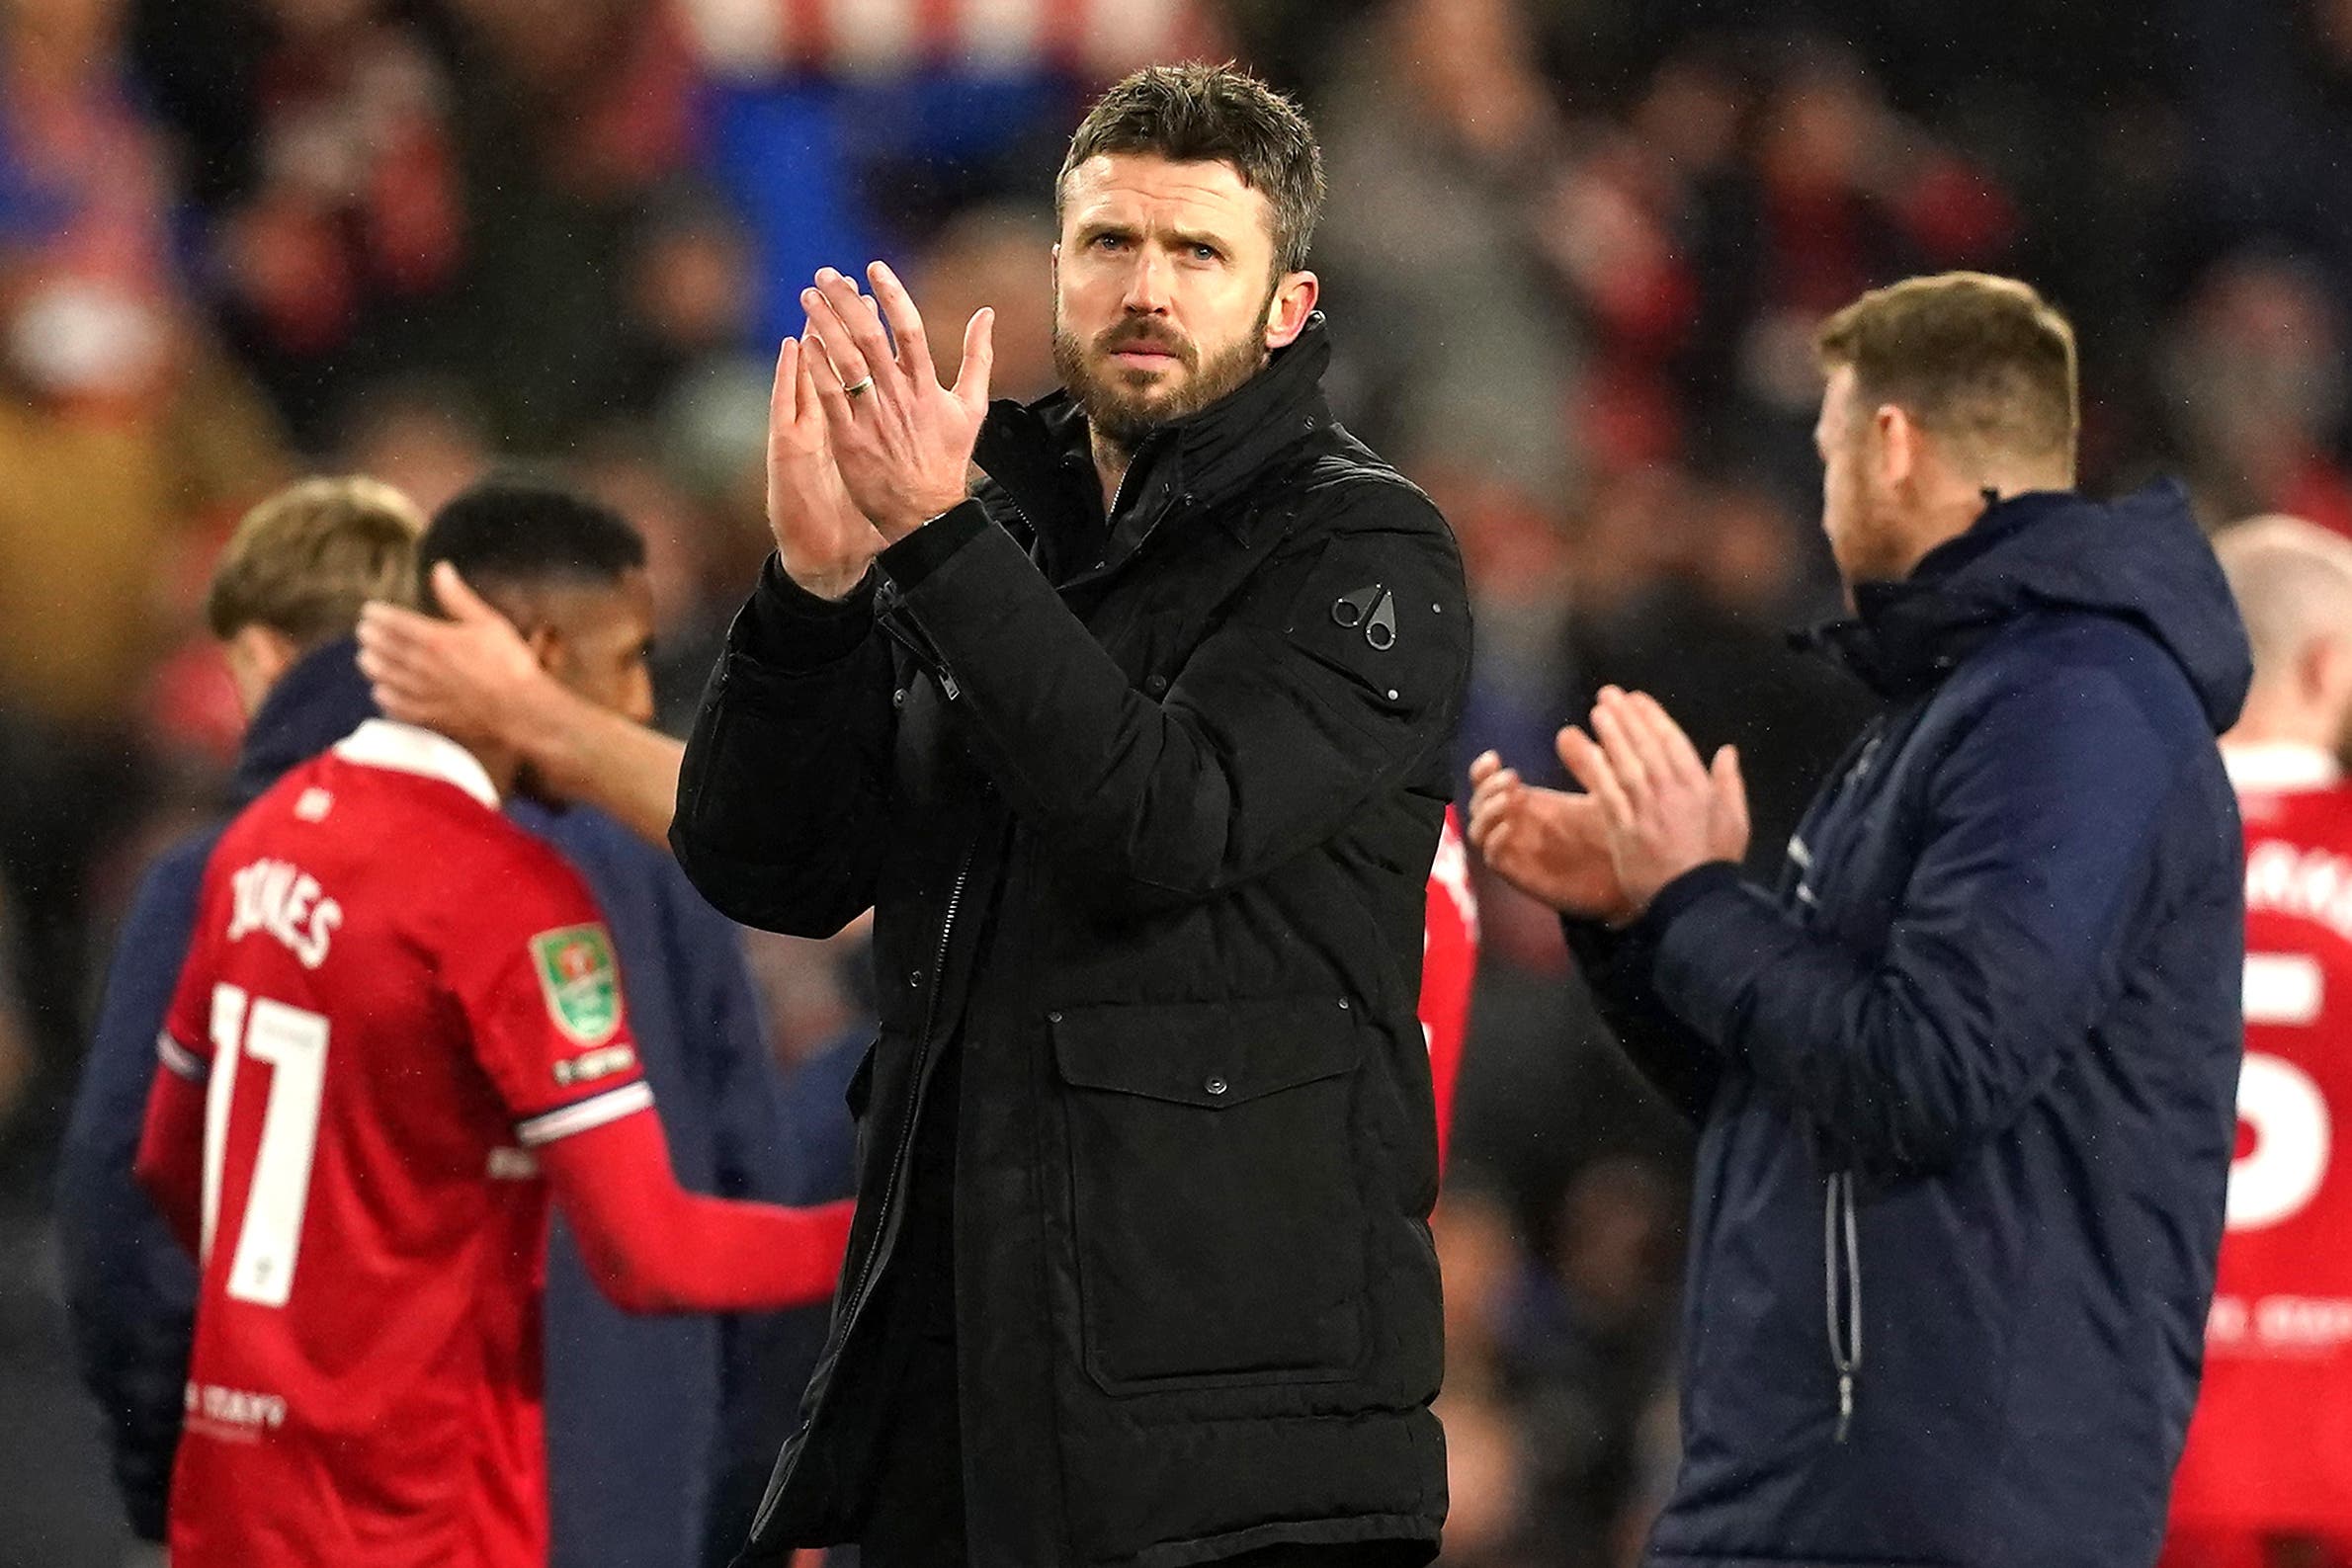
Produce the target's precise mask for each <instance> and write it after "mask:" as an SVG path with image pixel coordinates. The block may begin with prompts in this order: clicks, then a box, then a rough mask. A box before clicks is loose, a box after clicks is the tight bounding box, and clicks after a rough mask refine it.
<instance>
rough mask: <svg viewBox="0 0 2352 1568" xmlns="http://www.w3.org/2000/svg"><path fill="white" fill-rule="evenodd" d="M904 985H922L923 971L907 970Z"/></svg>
mask: <svg viewBox="0 0 2352 1568" xmlns="http://www.w3.org/2000/svg"><path fill="white" fill-rule="evenodd" d="M906 983H907V984H908V985H917V986H919V985H921V984H922V983H923V971H922V970H920V969H911V970H909V971H908V972H907V976H906Z"/></svg>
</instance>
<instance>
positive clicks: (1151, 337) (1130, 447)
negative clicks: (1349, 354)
mask: <svg viewBox="0 0 2352 1568" xmlns="http://www.w3.org/2000/svg"><path fill="white" fill-rule="evenodd" d="M1272 303H1273V295H1272V294H1271V293H1269V294H1268V295H1267V304H1268V305H1269V306H1271V304H1272ZM1258 319H1259V320H1261V321H1262V320H1264V319H1265V313H1264V311H1263V310H1261V311H1260V312H1259V317H1258ZM1133 348H1151V349H1156V350H1158V351H1159V352H1161V353H1163V354H1171V355H1174V356H1175V358H1176V361H1177V363H1178V364H1179V365H1181V366H1182V367H1183V374H1181V375H1179V376H1177V377H1175V378H1174V379H1173V380H1163V379H1161V378H1159V377H1155V376H1152V375H1149V374H1147V373H1145V372H1140V371H1130V370H1127V369H1125V368H1123V367H1120V366H1115V365H1112V366H1104V368H1102V369H1097V367H1098V366H1103V365H1104V362H1106V361H1108V360H1109V359H1110V357H1111V356H1112V355H1114V354H1116V353H1118V352H1119V351H1120V350H1122V349H1133ZM1266 360H1267V351H1266V345H1265V340H1264V339H1263V338H1262V337H1261V336H1260V335H1259V334H1257V333H1255V332H1252V333H1250V334H1248V335H1247V336H1245V337H1243V338H1241V339H1240V340H1239V341H1237V342H1234V343H1230V344H1227V345H1225V346H1224V347H1223V348H1220V349H1218V350H1216V351H1215V352H1213V353H1211V354H1210V355H1209V356H1208V357H1207V358H1206V359H1204V358H1203V356H1202V353H1201V346H1200V345H1199V344H1198V343H1195V342H1194V341H1193V340H1192V339H1191V338H1188V337H1186V336H1185V335H1184V334H1183V333H1181V332H1178V331H1177V330H1176V329H1175V328H1173V327H1170V326H1167V325H1164V324H1162V323H1160V322H1157V321H1155V320H1153V319H1152V318H1151V317H1149V316H1131V317H1129V318H1128V319H1127V320H1125V321H1122V322H1120V323H1119V324H1118V325H1117V326H1114V327H1110V328H1107V329H1105V330H1104V331H1103V332H1101V333H1098V334H1097V335H1096V336H1095V339H1094V341H1093V343H1091V344H1087V343H1082V342H1080V341H1079V339H1078V337H1077V335H1076V334H1075V333H1072V332H1070V331H1068V330H1067V329H1066V328H1064V327H1063V326H1062V324H1061V312H1060V311H1059V310H1058V309H1056V310H1055V311H1054V314H1053V369H1054V371H1055V373H1057V374H1058V375H1059V376H1060V377H1061V384H1062V385H1063V386H1065V387H1067V388H1069V393H1070V396H1071V397H1072V398H1074V399H1076V401H1077V404H1078V408H1079V410H1080V411H1081V412H1083V413H1084V414H1085V415H1086V424H1087V428H1088V429H1089V430H1090V431H1091V432H1092V433H1093V434H1094V435H1095V436H1097V437H1099V438H1100V439H1102V440H1103V441H1106V442H1108V443H1110V444H1111V445H1112V446H1114V447H1116V448H1118V449H1119V450H1120V451H1122V452H1131V453H1132V452H1134V450H1135V448H1136V447H1137V446H1138V445H1139V444H1140V443H1141V442H1142V440H1143V438H1144V437H1146V436H1148V435H1150V434H1151V433H1152V432H1153V431H1155V430H1157V429H1159V427H1160V426H1162V425H1165V424H1167V423H1169V422H1170V421H1172V420H1178V419H1182V418H1183V417H1184V416H1185V415H1187V414H1191V413H1196V412H1198V411H1199V410H1201V409H1204V408H1207V407H1208V406H1209V405H1210V404H1211V403H1214V402H1216V401H1217V400H1218V398H1220V397H1222V396H1224V395H1225V394H1226V393H1227V392H1230V391H1231V390H1233V388H1235V387H1237V386H1239V385H1240V384H1241V383H1242V382H1244V381H1246V380H1248V379H1249V378H1250V377H1251V376H1253V375H1255V374H1257V373H1258V371H1259V370H1261V369H1262V368H1263V367H1264V366H1265V364H1266Z"/></svg>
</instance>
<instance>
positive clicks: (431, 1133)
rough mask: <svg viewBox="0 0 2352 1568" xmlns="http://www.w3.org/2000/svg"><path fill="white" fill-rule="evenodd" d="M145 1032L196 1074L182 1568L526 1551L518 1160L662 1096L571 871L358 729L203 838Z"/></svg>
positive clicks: (419, 764)
mask: <svg viewBox="0 0 2352 1568" xmlns="http://www.w3.org/2000/svg"><path fill="white" fill-rule="evenodd" d="M158 1049H159V1051H160V1053H161V1054H162V1056H163V1057H164V1061H165V1065H166V1066H168V1067H170V1068H171V1069H172V1070H174V1071H176V1072H178V1073H180V1074H181V1075H182V1076H183V1077H188V1078H196V1077H202V1078H203V1079H204V1080H205V1082H206V1090H205V1137H204V1173H203V1208H202V1236H203V1248H202V1255H203V1256H202V1264H203V1283H202V1287H201V1293H200V1295H199V1298H198V1306H197V1318H196V1343H195V1348H194V1354H193V1357H192V1359H191V1363H190V1368H189V1384H188V1414H187V1426H186V1435H185V1437H184V1439H183V1440H182V1443H181V1445H180V1452H179V1460H178V1465H177V1468H176V1470H175V1471H174V1474H173V1483H172V1506H171V1555H172V1561H173V1563H174V1564H175V1565H176V1568H276V1565H279V1564H321V1565H324V1564H332V1565H335V1568H411V1565H413V1568H425V1565H428V1564H431V1565H435V1568H452V1565H463V1568H524V1565H529V1568H539V1565H541V1564H544V1563H545V1561H546V1474H545V1459H544V1453H543V1448H542V1439H541V1416H540V1370H539V1369H540V1365H541V1356H540V1345H539V1293H540V1286H541V1282H542V1270H543V1259H544V1257H545V1252H546V1227H547V1214H548V1193H547V1184H546V1182H545V1181H544V1180H542V1179H541V1178H540V1177H539V1175H538V1174H537V1167H536V1163H535V1161H534V1159H533V1157H532V1154H531V1152H530V1151H531V1150H532V1148H533V1147H535V1146H538V1145H543V1144H546V1143H548V1142H550V1141H552V1140H554V1139H557V1138H562V1137H565V1136H568V1135H570V1134H572V1133H576V1132H582V1131H586V1130H588V1129H589V1128H592V1127H598V1126H603V1125H606V1124H608V1123H610V1122H613V1121H615V1120H617V1119H618V1118H620V1117H624V1116H628V1115H630V1114H636V1113H639V1112H641V1111H643V1110H645V1109H646V1108H647V1107H649V1106H650V1105H651V1104H652V1092H651V1091H650V1089H648V1088H647V1086H646V1085H645V1083H644V1081H643V1078H642V1077H641V1075H640V1074H639V1071H638V1068H637V1061H636V1054H635V1051H634V1048H633V1046H632V1044H631V1042H630V1033H629V1028H628V1023H627V1020H626V1018H625V1017H624V1016H623V1008H622V1001H621V987H620V983H619V975H618V970H617V966H616V964H615V961H614V956H613V947H612V943H611V939H610V938H609V936H608V935H607V933H606V931H605V928H604V925H603V923H602V920H601V917H600V916H599V914H598V911H597V907H596V904H595V901H594V899H593V898H592V897H591V895H590V894H589V892H588V889H587V888H586V886H585V885H583V884H582V882H581V881H580V879H579V877H578V875H577V874H576V873H575V872H574V871H573V870H572V869H571V868H570V867H568V866H566V865H565V864H564V863H563V862H562V861H561V860H560V859H559V858H558V857H557V856H556V855H555V853H554V852H553V851H551V850H550V849H548V848H547V847H546V845H544V844H542V843H540V842H539V841H538V840H536V839H533V838H532V837H530V836H529V835H528V834H526V833H524V832H523V831H522V830H520V829H519V828H516V827H515V826H513V825H512V824H510V823H509V822H508V821H507V820H506V819H505V818H504V817H503V816H501V815H500V814H499V812H498V810H497V800H496V796H495V794H494V792H493V791H492V788H491V785H490V781H489V780H488V778H487V777H486V776H485V775H484V774H483V772H482V770H481V768H480V766H479V764H477V763H476V762H475V761H474V759H473V758H472V757H471V756H470V755H468V754H467V753H465V752H464V751H463V750H462V749H461V748H459V747H458V746H456V745H454V744H453V743H451V742H449V741H447V740H444V739H442V738H441V737H439V736H436V735H433V734H430V733H429V732H427V731H424V730H418V729H411V728H408V727H406V726H401V725H393V724H387V723H382V722H380V721H379V722H375V723H371V724H368V725H364V726H362V728H361V729H360V730H358V731H357V732H355V733H354V734H353V735H352V737H351V738H350V739H348V740H346V741H345V742H343V743H342V744H341V745H340V746H338V747H336V748H335V749H334V750H333V751H331V752H329V753H328V754H326V755H325V756H323V757H321V758H319V759H317V760H315V761H313V762H311V763H309V764H306V765H305V766H303V767H300V768H297V769H295V770H294V772H293V773H292V774H290V775H288V776H287V778H286V779H285V780H283V781H282V782H281V783H280V784H278V785H277V787H275V788H273V789H272V790H271V791H270V792H269V793H267V794H265V795H264V796H262V798H261V799H260V800H259V801H257V802H256V803H255V804H254V805H253V806H252V807H251V808H249V809H248V810H247V811H246V812H245V813H244V814H243V815H242V816H240V817H238V818H237V820H236V821H235V822H234V823H233V824H232V825H231V826H230V827H229V829H228V831H227V832H226V834H225V835H224V836H223V837H222V838H221V840H220V843H219V846H218V847H217V848H216V849H215V850H214V852H213V854H212V858H211V861H210V865H209V867H208V868H207V871H206V877H205V884H204V892H203V899H202V903H201V905H200V908H199V916H198V924H197V934H196V939H195V943H194V946H193V948H192V950H191V952H190V956H189V961H188V964H187V967H186V969H185V970H184V971H183V973H182V976H181V980H180V987H179V991H178V994H177V997H176V998H175V1000H174V1002H173V1005H172V1009H171V1013H170V1016H169V1019H168V1022H167V1025H166V1032H165V1034H164V1036H163V1038H162V1039H160V1040H159V1041H158Z"/></svg>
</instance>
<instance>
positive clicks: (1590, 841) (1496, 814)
mask: <svg viewBox="0 0 2352 1568" xmlns="http://www.w3.org/2000/svg"><path fill="white" fill-rule="evenodd" d="M1470 783H1471V784H1472V786H1473V787H1472V789H1471V791H1470V847H1471V848H1472V849H1474V850H1476V851H1477V852H1478V854H1479V856H1480V857H1481V858H1482V859H1483V860H1484V861H1485V862H1486V864H1487V865H1488V866H1489V867H1493V869H1494V873H1495V874H1496V875H1497V876H1500V877H1501V878H1502V879H1503V880H1504V881H1506V882H1509V883H1510V884H1511V885H1512V886H1513V887H1516V888H1518V889H1519V890H1520V891H1521V892H1523V893H1525V894H1527V895H1528V896H1529V897H1530V898H1533V899H1535V900H1536V901H1537V902H1538V903H1541V904H1548V905H1550V906H1551V907H1552V908H1554V909H1556V910H1558V911H1559V912H1560V913H1562V914H1565V915H1576V916H1580V917H1582V918H1584V919H1587V920H1608V921H1624V920H1630V919H1631V918H1633V914H1634V910H1633V908H1632V906H1631V905H1629V904H1628V902H1627V900H1626V896H1625V890H1624V889H1623V888H1622V887H1620V886H1619V885H1618V881H1617V866H1616V863H1615V862H1614V861H1613V860H1612V859H1611V858H1610V854H1609V830H1608V824H1607V823H1606V822H1605V821H1603V820H1602V817H1601V807H1600V802H1599V801H1597V800H1595V799H1594V798H1593V797H1592V796H1590V795H1580V794H1570V793H1568V792H1567V791H1566V790H1564V789H1546V788H1544V787H1543V786H1542V785H1540V784H1528V783H1527V782H1526V781H1524V780H1522V779H1521V778H1520V777H1519V775H1518V773H1517V771H1515V770H1513V769H1510V768H1506V767H1504V766H1503V762H1502V759H1501V758H1500V757H1498V756H1497V755H1495V754H1494V753H1493V752H1487V753H1485V754H1484V755H1483V756H1481V757H1479V758H1478V760H1477V761H1476V762H1473V763H1471V764H1470Z"/></svg>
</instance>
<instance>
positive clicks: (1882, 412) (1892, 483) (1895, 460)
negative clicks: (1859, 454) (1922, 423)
mask: <svg viewBox="0 0 2352 1568" xmlns="http://www.w3.org/2000/svg"><path fill="white" fill-rule="evenodd" d="M1870 423H1871V431H1872V434H1873V435H1874V436H1875V437H1876V438H1877V439H1876V440H1875V441H1874V442H1873V443H1872V445H1873V446H1874V447H1875V448H1876V449H1877V450H1876V452H1875V453H1874V454H1873V457H1874V460H1875V462H1876V465H1877V467H1878V470H1879V479H1880V484H1881V486H1882V488H1884V489H1885V490H1888V491H1894V490H1898V489H1900V488H1902V486H1904V485H1905V484H1908V483H1909V482H1910V481H1911V480H1912V479H1913V478H1914V477H1915V476H1916V475H1917V473H1918V471H1919V460H1920V455H1921V454H1920V451H1919V442H1920V430H1919V427H1918V426H1917V425H1915V424H1913V423H1912V422H1911V416H1910V415H1908V414H1906V413H1904V412H1903V411H1902V410H1901V409H1900V408H1898V407H1896V406H1895V405H1894V404H1892V403H1881V404H1880V405H1879V407H1878V409H1877V411H1876V412H1875V413H1873V414H1872V415H1871V420H1870Z"/></svg>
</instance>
